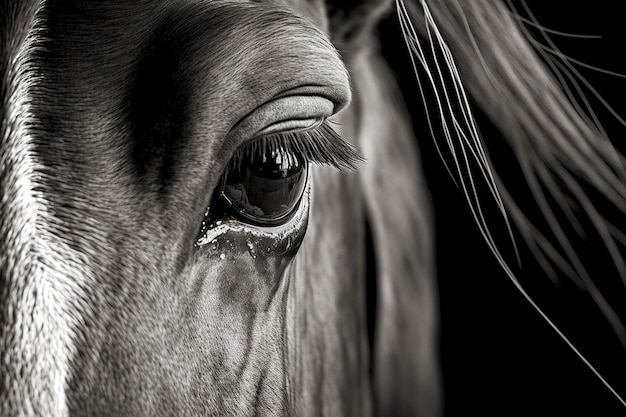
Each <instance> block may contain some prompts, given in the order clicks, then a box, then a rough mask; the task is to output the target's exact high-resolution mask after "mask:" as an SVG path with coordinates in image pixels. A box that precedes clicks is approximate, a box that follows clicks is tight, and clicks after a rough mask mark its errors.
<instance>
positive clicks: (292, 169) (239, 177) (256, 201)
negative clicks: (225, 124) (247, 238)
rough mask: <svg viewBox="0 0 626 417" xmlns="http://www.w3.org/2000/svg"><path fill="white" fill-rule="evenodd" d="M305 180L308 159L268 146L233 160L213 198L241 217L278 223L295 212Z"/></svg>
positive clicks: (262, 222)
mask: <svg viewBox="0 0 626 417" xmlns="http://www.w3.org/2000/svg"><path fill="white" fill-rule="evenodd" d="M306 183H307V161H306V160H305V159H304V158H303V157H302V156H301V155H300V154H298V153H296V152H291V151H288V150H285V149H281V148H278V149H276V148H275V149H273V150H270V149H267V150H263V151H260V152H252V153H250V154H248V156H247V157H245V158H237V159H233V161H231V163H230V164H229V168H228V169H227V171H226V172H225V173H224V174H223V176H222V178H221V180H220V182H219V184H220V187H219V190H218V191H219V193H218V196H216V197H217V198H219V200H220V201H221V202H222V203H223V204H222V206H224V207H225V208H226V209H227V210H225V211H230V212H231V213H233V214H235V215H236V216H239V217H241V218H243V219H244V220H247V221H249V222H251V223H255V224H258V225H277V224H280V223H281V222H283V221H284V220H285V219H286V218H287V217H288V216H289V215H290V214H291V213H293V212H294V211H295V209H296V208H297V206H298V203H299V202H300V199H301V197H302V193H303V192H304V189H305V187H306ZM214 198H215V197H214Z"/></svg>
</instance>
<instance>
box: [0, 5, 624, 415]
mask: <svg viewBox="0 0 626 417" xmlns="http://www.w3.org/2000/svg"><path fill="white" fill-rule="evenodd" d="M0 4H1V7H0V10H1V13H0V17H1V18H2V19H3V22H2V26H0V27H1V30H2V38H1V39H0V45H1V46H0V48H1V49H0V59H1V61H0V62H1V64H0V73H1V77H2V80H1V82H0V85H1V87H0V88H2V90H1V92H0V96H1V97H2V107H1V110H2V116H1V117H0V120H2V122H1V123H2V125H1V128H0V130H1V136H0V190H1V191H2V194H1V200H0V274H1V275H0V277H1V280H0V306H1V308H0V329H1V332H0V357H1V360H0V375H1V378H2V385H1V386H0V415H3V416H5V415H6V416H14V415H15V416H17V415H41V416H65V415H70V414H72V415H85V416H97V415H129V416H146V415H151V416H166V415H168V416H169V415H188V416H200V415H219V416H222V415H236V416H247V415H302V416H305V415H330V416H338V415H346V416H349V415H354V416H368V415H393V416H400V415H420V416H436V415H440V414H441V412H442V406H443V405H442V404H443V400H442V398H443V397H442V395H443V394H442V381H441V370H440V366H439V352H438V345H437V335H438V331H439V330H438V296H437V281H436V273H435V253H434V238H435V236H434V228H433V217H434V213H433V208H432V202H431V200H430V195H429V191H428V187H427V185H426V181H425V178H424V173H423V170H422V162H421V160H420V151H419V148H418V140H417V139H419V138H416V135H415V133H414V130H413V127H412V122H411V117H410V115H409V112H408V110H407V108H406V106H405V104H404V103H403V100H402V94H401V93H402V92H401V88H400V86H399V85H398V82H397V79H396V75H395V74H394V73H393V71H392V69H391V67H390V66H389V64H388V63H387V61H386V59H385V58H384V56H383V53H382V50H381V48H380V45H379V41H378V32H377V25H378V24H379V22H380V21H381V19H383V18H385V16H387V15H388V14H389V13H391V12H392V11H393V10H394V9H395V11H396V12H397V14H398V17H399V21H400V26H401V28H402V32H403V35H404V39H405V40H406V43H407V45H408V46H409V53H410V56H411V57H412V59H413V61H412V62H413V64H414V65H415V72H416V73H417V74H419V73H420V71H423V72H422V73H421V74H422V76H421V81H420V82H421V83H422V86H423V87H424V90H428V89H429V88H430V91H431V92H432V94H433V95H434V97H435V98H434V102H433V103H434V104H432V106H429V107H430V109H429V110H428V114H429V117H428V124H429V126H430V131H431V132H432V133H433V135H434V136H435V137H438V138H439V139H438V143H441V145H440V146H441V149H440V151H442V154H443V153H445V152H444V150H443V146H444V145H447V146H449V152H448V153H445V154H443V155H442V158H443V160H444V164H447V165H448V166H449V167H450V169H451V171H454V172H452V175H453V176H454V177H455V178H456V180H457V182H458V183H459V184H460V185H461V189H462V190H463V193H464V195H465V196H466V197H467V201H468V203H469V206H470V209H471V212H472V213H473V214H474V215H475V218H476V221H477V223H478V226H479V229H480V230H481V232H482V233H483V234H484V236H485V241H486V242H487V244H488V245H489V246H490V248H491V250H492V251H493V253H494V254H495V255H496V257H497V259H498V261H499V262H500V264H501V265H502V266H503V267H504V269H505V271H506V273H507V275H508V276H509V277H510V278H511V279H513V281H514V282H515V283H517V281H515V278H516V277H515V273H514V271H512V269H511V268H510V267H509V263H508V261H507V259H506V256H504V255H501V249H500V247H499V245H498V244H497V243H496V241H495V240H494V238H493V234H492V232H491V229H490V228H489V225H488V224H487V222H486V221H485V220H484V216H483V214H482V213H483V211H482V210H483V205H482V203H481V202H479V201H478V196H477V191H476V187H475V182H476V181H475V177H477V176H478V177H477V178H483V179H484V186H485V187H486V190H487V193H488V195H491V196H492V197H493V204H494V206H495V211H496V212H497V213H500V214H501V215H502V218H503V222H504V223H505V226H504V230H509V229H510V228H512V226H511V225H512V224H514V225H515V226H516V227H517V228H518V229H519V230H520V231H521V234H522V236H523V238H524V239H526V240H527V241H528V242H529V243H530V245H531V246H532V247H533V248H535V249H536V251H535V253H536V254H537V256H538V257H539V258H540V259H543V260H545V262H544V265H548V264H549V263H550V262H552V264H556V266H557V267H559V268H561V269H563V270H565V272H566V273H568V274H569V275H571V276H573V277H574V278H575V279H578V280H579V281H580V282H581V283H582V284H584V285H587V286H588V288H589V289H590V292H591V293H592V294H594V295H595V296H596V300H597V302H598V304H599V305H600V306H602V307H603V308H604V312H605V314H606V315H607V317H608V318H609V321H610V322H611V323H612V324H613V325H614V328H615V329H616V333H617V334H621V333H620V331H621V327H620V326H621V323H619V320H617V319H616V318H615V317H614V315H612V314H611V313H612V310H611V309H610V307H609V306H608V304H607V303H604V301H603V299H602V297H601V295H600V294H599V293H598V292H596V291H595V290H594V287H593V281H592V280H590V279H588V276H587V274H586V273H585V270H584V268H582V267H581V266H580V265H579V263H578V262H577V260H578V258H577V256H576V252H575V251H573V250H572V249H571V248H570V247H569V246H568V244H567V242H568V241H567V239H566V238H563V237H562V234H561V233H560V230H561V229H560V227H561V226H560V223H559V221H558V220H554V219H553V216H552V215H551V213H552V208H551V207H550V206H548V205H546V204H544V203H543V202H544V201H545V200H546V198H545V195H544V192H543V189H542V188H541V186H540V185H539V183H540V182H541V183H542V184H544V185H543V186H545V187H547V188H548V190H550V191H552V192H554V195H556V200H557V202H558V203H559V204H561V207H562V209H563V211H564V212H565V213H566V214H568V213H569V210H568V207H570V206H571V204H572V203H571V200H572V199H575V200H576V201H577V202H578V203H579V204H580V205H582V206H583V208H584V211H585V212H586V213H588V215H589V218H590V219H591V220H592V222H593V226H594V227H595V228H596V229H597V230H598V231H599V233H600V234H601V236H602V237H603V240H602V242H603V243H604V244H605V245H606V247H607V249H608V251H609V253H610V255H611V259H612V260H613V261H614V263H615V265H616V268H617V269H618V271H621V270H622V269H621V268H623V266H622V265H621V262H620V259H619V256H618V255H617V254H616V253H618V252H616V249H615V245H616V243H615V240H616V239H617V238H616V236H617V235H618V232H617V231H616V230H614V229H612V228H611V227H610V224H609V222H608V220H606V219H605V218H604V217H602V215H601V214H599V213H598V212H597V209H596V208H595V206H594V205H593V204H592V203H590V202H589V200H588V199H587V198H586V197H585V194H584V192H581V191H579V189H580V187H579V184H580V183H581V181H582V182H585V183H588V184H590V185H591V186H592V187H594V188H595V189H597V190H598V191H599V193H601V194H602V195H603V196H604V197H605V198H606V199H608V201H609V202H611V203H612V204H614V205H615V206H616V207H618V209H621V208H623V206H624V195H626V193H624V188H625V187H626V185H625V182H624V181H622V179H623V177H621V175H622V168H621V165H620V164H621V162H622V158H623V157H622V156H621V155H619V154H617V153H616V151H615V150H614V149H613V148H612V147H611V146H610V145H609V144H608V142H607V141H606V140H605V137H604V135H603V134H602V131H601V129H600V128H599V126H597V125H596V124H594V123H593V121H590V120H589V118H588V117H586V116H585V113H584V111H582V110H581V109H580V108H578V107H576V105H575V103H574V102H573V100H571V99H570V97H569V96H568V95H567V94H566V92H564V91H563V90H562V89H561V88H560V86H559V79H558V77H555V76H554V75H553V74H552V73H551V72H550V71H549V70H548V69H547V66H546V64H545V63H544V62H542V61H541V59H540V57H539V54H538V53H537V52H535V50H534V49H533V48H532V47H531V46H530V41H529V39H528V38H527V37H525V36H524V33H523V31H522V30H521V29H520V25H519V22H517V21H516V20H515V16H517V15H516V14H515V13H514V12H512V10H513V6H512V5H506V4H504V3H500V2H494V1H488V0H480V1H475V2H460V1H456V0H430V1H419V2H414V3H409V2H406V4H405V3H404V2H400V1H398V2H396V3H393V2H391V1H389V0H353V1H351V2H348V3H343V2H338V1H334V0H330V1H327V2H320V1H313V0H310V1H305V0H286V1H262V2H254V3H253V2H244V1H234V0H214V1H198V0H192V1H186V0H141V1H132V2H129V1H110V2H106V3H102V2H95V1H80V2H78V1H64V2H60V1H57V0H24V1H20V2H14V1H10V0H2V2H1V3H0ZM470 95H471V97H473V100H474V101H475V103H476V105H477V106H479V107H480V108H481V109H483V111H484V112H485V114H487V116H488V117H490V118H491V120H492V121H493V123H494V124H495V125H496V126H497V127H498V128H499V129H500V130H501V131H502V132H503V136H504V138H505V139H506V140H507V141H508V143H510V146H511V147H512V148H513V150H514V152H515V154H516V157H517V158H518V160H519V161H520V164H521V166H522V167H523V168H524V173H525V174H526V178H527V180H528V183H529V184H530V189H531V191H532V192H533V193H534V194H533V195H534V196H535V197H536V199H537V201H538V202H539V204H540V208H541V210H542V213H544V214H545V216H546V218H547V219H548V224H549V228H550V230H552V231H553V233H554V235H555V236H556V243H550V241H549V240H547V239H545V238H544V236H543V235H542V234H541V233H540V232H539V231H538V230H537V229H536V228H535V227H534V226H533V224H532V223H531V222H530V221H529V220H528V219H527V217H526V215H525V214H524V212H523V211H522V210H521V209H519V206H518V205H517V203H516V202H515V200H514V198H513V197H512V196H511V194H510V193H508V192H507V191H506V189H505V188H504V187H503V185H502V183H501V180H500V178H499V177H498V176H497V175H495V174H493V173H492V170H491V162H490V158H489V155H488V154H487V153H486V152H485V150H484V146H483V143H482V141H481V138H480V135H479V134H478V130H477V128H476V125H475V122H474V118H473V115H472V108H471V105H470V102H469V98H468V97H469V96H470ZM441 132H442V133H441ZM420 141H421V139H420ZM557 183H558V184H557ZM561 183H563V184H565V186H566V189H567V190H568V192H569V194H567V195H566V193H565V192H564V191H559V190H562V188H559V187H560V184H561ZM572 196H573V197H572ZM623 211H624V210H622V212H623ZM505 234H506V233H505ZM520 291H522V292H523V291H524V290H523V288H521V287H520ZM529 301H531V302H532V299H531V298H529ZM537 309H538V311H540V312H541V309H540V308H538V307H537Z"/></svg>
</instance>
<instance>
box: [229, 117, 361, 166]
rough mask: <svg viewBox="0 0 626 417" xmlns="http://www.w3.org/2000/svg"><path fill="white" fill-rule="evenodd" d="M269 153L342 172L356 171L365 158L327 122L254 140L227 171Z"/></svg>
mask: <svg viewBox="0 0 626 417" xmlns="http://www.w3.org/2000/svg"><path fill="white" fill-rule="evenodd" d="M266 152H269V153H275V152H278V153H280V154H282V155H289V154H297V155H301V156H302V157H303V158H304V159H305V160H306V161H307V162H310V163H311V162H313V163H317V164H320V165H329V166H332V167H334V168H337V169H339V170H351V171H352V170H356V169H357V166H358V164H359V163H360V162H362V161H364V160H365V158H364V157H363V156H362V155H361V154H360V153H359V151H358V150H357V149H356V148H355V147H354V146H352V145H351V144H350V143H348V142H347V141H346V140H344V139H343V138H342V137H341V136H340V135H339V134H338V133H337V132H335V130H334V129H333V128H332V127H331V126H330V125H329V124H328V123H327V122H324V123H322V124H321V125H320V126H319V127H317V128H315V129H310V130H304V131H298V132H289V133H276V134H272V135H268V136H262V137H259V138H257V139H253V140H252V141H250V142H247V143H245V144H244V145H242V146H240V147H239V149H237V151H235V155H234V156H233V157H232V159H231V161H230V163H229V166H228V167H227V168H228V169H227V171H226V172H228V171H229V170H231V169H239V168H240V167H241V166H242V164H243V163H245V162H247V161H250V160H252V158H254V157H255V156H258V155H262V154H264V153H266Z"/></svg>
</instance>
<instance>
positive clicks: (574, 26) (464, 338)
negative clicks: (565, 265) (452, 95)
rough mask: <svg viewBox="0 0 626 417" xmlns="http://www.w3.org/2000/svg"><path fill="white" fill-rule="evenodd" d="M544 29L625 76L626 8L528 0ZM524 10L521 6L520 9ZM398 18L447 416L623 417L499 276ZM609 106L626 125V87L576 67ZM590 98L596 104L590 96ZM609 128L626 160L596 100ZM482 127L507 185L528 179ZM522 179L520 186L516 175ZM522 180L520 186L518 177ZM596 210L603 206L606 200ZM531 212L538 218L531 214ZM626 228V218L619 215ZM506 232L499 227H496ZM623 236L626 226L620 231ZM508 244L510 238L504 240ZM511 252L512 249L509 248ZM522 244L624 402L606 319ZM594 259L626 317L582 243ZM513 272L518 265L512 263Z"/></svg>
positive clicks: (625, 391) (551, 309) (533, 275)
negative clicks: (427, 219) (423, 191)
mask: <svg viewBox="0 0 626 417" xmlns="http://www.w3.org/2000/svg"><path fill="white" fill-rule="evenodd" d="M527 3H528V5H529V7H530V8H531V10H532V11H533V13H534V14H535V16H536V17H537V18H538V19H539V21H540V22H541V23H542V24H543V25H544V26H546V27H548V28H551V29H555V30H559V31H564V32H569V33H577V34H588V35H601V36H602V39H577V38H568V37H562V36H557V35H553V36H551V38H552V39H553V40H554V41H555V43H557V46H558V47H559V48H560V49H561V50H562V52H564V53H566V54H567V55H570V56H571V57H573V58H575V59H578V60H580V61H583V62H586V63H589V64H592V65H594V66H598V67H601V68H604V69H607V70H612V71H616V72H620V73H624V74H626V62H625V60H624V49H625V48H624V46H625V44H626V29H625V28H624V21H623V20H622V17H623V14H622V13H621V7H620V5H621V3H622V2H620V1H614V2H609V1H603V2H591V3H590V2H585V3H583V2H576V1H575V2H572V1H563V0H551V1H538V0H537V1H528V2H527ZM517 4H519V3H517ZM396 22H397V20H396V18H395V15H392V16H390V18H389V19H387V20H386V21H385V22H384V23H383V25H382V26H381V28H380V31H381V36H382V40H383V47H384V51H385V54H386V56H387V58H388V60H389V61H390V63H391V65H392V68H393V69H394V71H395V72H396V73H397V75H398V77H399V78H400V79H401V84H402V89H403V93H404V94H405V98H406V101H407V103H408V105H409V108H410V109H411V111H412V112H413V116H414V125H415V130H416V132H417V135H418V138H419V139H418V140H419V143H420V148H421V150H422V159H423V164H424V169H425V172H426V178H427V181H428V183H429V186H430V189H431V193H432V195H433V200H434V207H435V214H436V216H437V219H436V230H437V251H438V258H437V267H438V273H439V286H440V293H441V299H440V303H441V338H440V345H441V360H442V367H443V377H444V389H445V415H446V416H448V417H453V416H461V415H463V416H466V415H480V416H496V415H497V416H510V415H542V416H543V415H590V416H618V415H626V408H624V407H622V405H621V404H620V403H619V402H618V401H617V400H616V399H615V398H614V397H613V396H612V394H611V393H610V392H609V391H608V390H607V389H606V388H605V387H604V386H603V385H602V384H601V383H600V382H599V381H598V380H597V379H596V378H595V377H594V376H593V374H592V373H591V372H590V371H589V370H588V369H587V368H586V367H585V365H584V364H583V363H582V362H581V361H580V360H579V359H578V358H577V357H576V356H575V355H574V353H573V352H572V351H571V350H570V349H569V348H568V347H567V346H566V345H565V343H564V342H563V341H561V340H560V339H559V338H558V337H557V335H556V334H555V333H554V331H553V330H552V329H550V328H549V326H548V325H547V324H546V323H545V322H544V321H543V320H542V319H541V318H540V317H539V315H538V314H537V313H536V312H535V311H534V310H532V308H531V307H530V305H529V304H528V303H527V302H526V301H525V300H524V299H523V298H522V296H521V295H520V294H519V292H518V291H517V290H516V289H515V288H514V286H513V285H512V284H511V282H510V281H509V280H508V279H507V277H506V276H505V275H504V273H503V272H502V270H501V268H500V267H499V266H498V264H497V262H496V261H495V259H494V257H493V256H492V255H491V253H490V252H489V250H488V248H487V245H486V244H485V243H484V242H483V240H482V238H481V236H480V234H479V233H478V229H477V227H476V225H475V223H474V221H473V219H472V217H471V214H470V211H469V209H468V208H467V203H466V202H465V200H464V197H463V195H462V193H461V191H460V190H459V189H457V188H456V187H455V185H454V184H453V182H452V180H451V179H450V177H449V175H448V174H447V172H446V170H445V168H444V166H443V164H442V162H441V160H440V159H439V157H438V155H437V153H436V150H435V148H434V146H433V143H432V139H431V137H430V135H429V134H428V131H427V130H426V129H425V128H424V126H425V124H424V122H425V120H424V118H423V107H422V105H421V103H420V101H419V95H418V90H417V84H416V82H415V81H414V76H413V74H412V73H411V71H410V64H409V61H408V60H407V53H406V48H405V46H404V44H403V43H402V40H401V37H400V36H399V32H398V29H397V23H396ZM579 69H580V72H581V73H582V74H583V75H584V76H585V77H586V78H587V79H588V80H589V81H590V82H591V83H592V85H593V86H594V87H595V88H597V89H598V91H599V92H600V93H601V94H602V96H603V97H604V98H605V99H606V100H607V101H608V102H609V103H610V104H611V105H612V106H613V107H614V108H615V109H616V110H617V111H618V113H620V114H621V115H626V106H625V105H624V95H625V94H626V79H621V78H617V77H613V76H610V75H606V74H601V73H598V72H595V71H592V70H585V69H584V68H579ZM589 96H590V95H589ZM592 106H593V107H594V110H596V111H597V112H598V116H599V117H600V119H601V121H602V123H603V125H604V126H605V127H606V128H607V131H608V133H609V136H610V137H611V138H612V140H613V141H614V142H615V143H616V145H617V147H618V148H619V149H620V150H621V151H622V152H624V150H626V147H625V146H624V141H623V139H622V138H623V135H624V133H625V132H626V128H625V127H623V126H621V125H620V124H619V123H618V122H616V121H615V119H614V118H612V117H611V116H610V115H609V113H608V112H607V111H604V110H603V108H602V106H601V105H600V103H599V102H598V101H592ZM477 119H478V121H479V126H480V129H481V132H482V133H483V136H484V137H485V141H486V142H487V144H488V145H489V146H490V153H491V155H492V157H493V159H494V163H495V164H496V167H497V168H499V169H500V170H501V172H502V175H503V176H504V177H505V178H508V179H510V180H511V181H513V182H515V181H519V172H517V170H516V169H515V167H516V165H515V163H514V160H513V159H512V157H511V155H510V153H509V151H508V149H507V148H506V146H504V145H502V143H503V140H502V139H501V138H500V137H499V136H498V132H497V131H496V130H495V129H494V128H493V127H492V126H491V125H490V123H489V121H488V120H487V119H486V118H485V117H484V116H482V115H481V114H480V112H477ZM516 176H517V177H516ZM516 178H517V179H516ZM598 204H600V205H601V204H603V203H602V202H601V201H598ZM530 209H531V210H532V208H530ZM614 221H616V222H620V221H621V222H623V221H624V217H623V216H616V218H615V219H614ZM494 224H495V226H494V227H496V228H497V227H498V226H499V224H498V223H494ZM617 226H618V227H620V228H621V229H622V230H624V229H625V227H624V224H623V223H622V224H619V223H618V224H617ZM502 236H503V237H504V239H506V235H504V234H503V235H502ZM501 242H502V245H503V246H506V245H507V244H508V243H507V241H506V240H501ZM521 242H522V241H521V239H519V238H518V243H520V246H522V248H521V249H522V250H521V255H522V261H523V270H522V271H521V272H519V273H518V275H519V277H520V280H521V281H522V283H523V285H524V287H525V288H527V290H528V291H529V293H530V294H531V295H532V297H533V298H534V299H535V300H536V301H537V302H538V303H539V304H540V306H541V307H542V308H543V309H544V310H545V311H546V312H547V313H548V315H549V316H550V317H551V318H552V319H553V320H554V321H555V322H556V323H557V325H558V326H559V327H560V328H561V329H562V330H563V331H564V332H565V333H566V335H568V337H570V338H571V340H572V341H573V342H574V344H575V345H576V346H578V347H579V348H580V350H581V351H582V352H583V353H584V354H585V356H586V357H587V358H588V359H589V360H590V361H591V362H592V363H593V364H594V365H595V366H596V368H597V369H598V370H599V371H600V372H601V373H602V374H603V375H604V376H605V377H606V378H607V379H608V380H609V381H610V383H611V384H612V385H613V386H614V388H615V389H616V390H617V391H618V392H619V393H620V394H621V395H622V396H623V397H624V396H626V351H625V349H624V348H623V347H622V346H621V345H620V343H619V342H618V340H617V338H616V337H615V336H614V334H613V332H612V330H611V328H610V326H609V325H608V324H607V321H606V320H605V319H604V318H603V316H602V315H601V314H600V313H599V311H598V309H597V308H596V307H595V306H594V304H593V303H592V302H591V301H590V298H589V296H588V295H587V294H586V293H585V292H584V291H580V290H579V289H578V288H577V287H576V286H575V285H573V284H572V283H571V282H570V281H568V280H567V278H562V279H561V281H560V285H558V286H556V285H554V284H553V283H552V282H551V281H550V280H549V279H548V278H547V277H546V275H545V274H544V273H543V272H542V271H541V269H540V268H539V267H538V266H537V265H536V264H535V262H533V260H532V258H531V255H530V254H529V252H528V251H527V250H524V247H523V244H522V243H521ZM577 247H578V248H579V249H580V250H581V252H582V253H583V254H584V255H586V258H585V260H586V262H587V265H588V267H589V270H590V273H591V275H592V277H593V278H594V280H596V281H597V282H599V284H600V285H601V287H602V289H603V291H604V293H605V294H607V296H608V297H609V298H610V300H611V302H612V304H613V306H614V307H615V308H616V310H617V311H618V314H620V315H621V317H622V319H624V318H626V314H625V312H626V309H625V307H626V306H624V305H625V304H626V303H625V302H624V300H626V291H625V290H624V285H623V284H621V281H620V278H619V276H618V275H617V273H616V272H615V271H614V270H610V269H609V268H608V267H607V260H608V258H606V255H605V253H604V251H602V250H601V249H600V248H601V245H600V244H599V241H598V240H597V239H594V238H593V237H590V238H589V240H588V242H586V243H585V242H582V243H577ZM509 260H510V261H511V263H514V258H509Z"/></svg>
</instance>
